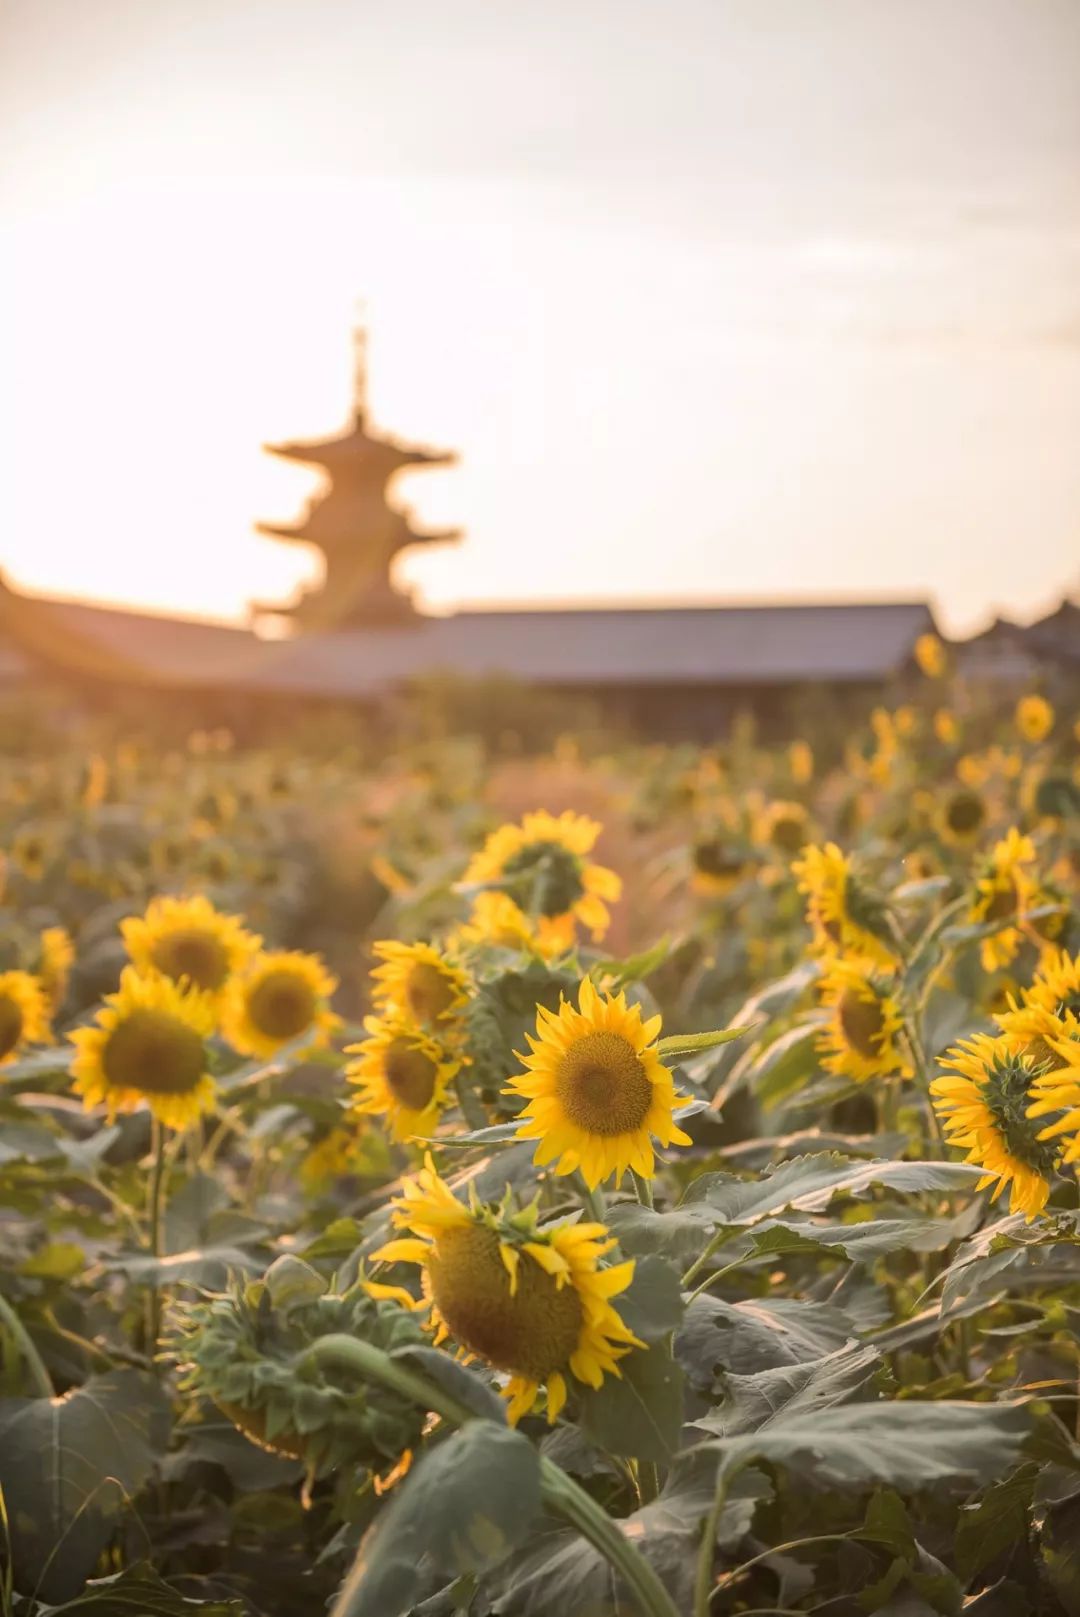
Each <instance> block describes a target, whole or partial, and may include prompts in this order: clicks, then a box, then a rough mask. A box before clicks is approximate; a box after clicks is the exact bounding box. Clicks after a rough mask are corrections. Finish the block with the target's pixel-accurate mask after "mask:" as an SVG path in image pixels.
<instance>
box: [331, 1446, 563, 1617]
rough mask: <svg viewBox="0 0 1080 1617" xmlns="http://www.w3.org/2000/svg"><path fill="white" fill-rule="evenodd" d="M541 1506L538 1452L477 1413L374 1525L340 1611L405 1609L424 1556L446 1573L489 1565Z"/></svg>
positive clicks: (375, 1613)
mask: <svg viewBox="0 0 1080 1617" xmlns="http://www.w3.org/2000/svg"><path fill="white" fill-rule="evenodd" d="M539 1512H540V1460H539V1457H538V1455H537V1453H536V1451H535V1449H534V1448H533V1446H532V1444H531V1443H530V1442H529V1440H528V1439H527V1438H526V1437H523V1436H522V1434H521V1433H520V1432H517V1431H514V1430H513V1428H511V1427H509V1426H496V1425H494V1424H493V1423H492V1422H490V1421H484V1420H478V1421H474V1422H471V1423H470V1424H469V1425H468V1426H464V1427H462V1429H461V1430H460V1431H458V1432H455V1433H454V1434H453V1436H452V1437H449V1438H447V1440H446V1442H445V1443H441V1444H440V1445H439V1446H438V1447H437V1448H435V1449H431V1450H429V1452H428V1453H427V1454H425V1455H424V1457H423V1458H422V1459H421V1460H420V1462H419V1463H418V1464H417V1465H416V1466H415V1467H414V1468H413V1470H412V1472H411V1473H410V1474H409V1476H408V1477H407V1478H406V1480H405V1482H404V1483H402V1485H401V1487H400V1488H399V1489H398V1491H397V1492H396V1493H395V1495H394V1497H393V1499H392V1501H391V1503H390V1506H389V1509H388V1510H387V1511H386V1512H385V1514H384V1515H382V1516H381V1517H380V1518H379V1520H378V1522H377V1523H376V1525H375V1526H374V1527H373V1528H372V1529H371V1530H370V1531H369V1532H368V1533H367V1535H366V1536H365V1538H364V1540H363V1542H362V1544H361V1545H360V1552H359V1554H358V1556H357V1558H356V1561H355V1563H354V1565H353V1568H352V1571H351V1572H350V1573H349V1576H348V1578H347V1579H346V1581H345V1584H344V1585H343V1587H342V1589H341V1592H340V1594H339V1595H338V1598H337V1600H336V1602H335V1604H334V1607H333V1612H332V1617H402V1614H404V1613H406V1612H407V1611H409V1609H410V1608H411V1606H412V1605H413V1604H414V1601H415V1597H416V1594H417V1591H418V1590H419V1589H420V1587H421V1583H422V1567H421V1565H420V1563H421V1561H423V1562H425V1563H427V1565H429V1566H430V1567H431V1569H432V1570H433V1571H435V1572H438V1573H440V1574H442V1575H443V1576H444V1577H459V1576H460V1575H461V1574H462V1573H464V1572H481V1571H485V1570H487V1569H489V1568H491V1567H494V1566H496V1565H498V1563H499V1562H500V1561H501V1560H503V1559H504V1557H505V1556H506V1555H508V1554H509V1552H510V1550H511V1549H513V1547H514V1545H515V1544H518V1543H520V1542H521V1540H522V1539H523V1538H524V1536H525V1534H526V1533H527V1532H528V1531H529V1528H530V1527H531V1526H532V1524H533V1522H534V1521H535V1520H536V1518H537V1516H538V1515H539Z"/></svg>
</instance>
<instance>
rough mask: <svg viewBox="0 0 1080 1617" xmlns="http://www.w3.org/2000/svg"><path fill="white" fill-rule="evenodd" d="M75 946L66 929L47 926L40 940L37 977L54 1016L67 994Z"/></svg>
mask: <svg viewBox="0 0 1080 1617" xmlns="http://www.w3.org/2000/svg"><path fill="white" fill-rule="evenodd" d="M74 960H75V945H74V943H73V942H72V941H71V934H70V932H68V930H67V928H66V927H62V926H47V927H46V928H45V930H44V932H42V934H41V937H40V939H39V948H38V966H37V977H38V980H39V981H40V983H41V986H42V989H43V990H44V993H45V998H46V1000H47V1001H48V1005H49V1010H50V1012H52V1013H53V1014H55V1012H56V1011H57V1010H58V1009H59V1007H60V1005H61V1004H62V1003H63V1000H64V996H65V994H66V993H67V989H68V981H69V979H70V977H71V967H72V965H73V963H74Z"/></svg>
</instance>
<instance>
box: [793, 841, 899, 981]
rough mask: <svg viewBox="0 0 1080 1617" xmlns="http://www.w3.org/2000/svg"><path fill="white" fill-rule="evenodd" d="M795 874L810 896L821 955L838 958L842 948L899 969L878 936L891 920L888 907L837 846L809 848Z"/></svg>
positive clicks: (809, 909)
mask: <svg viewBox="0 0 1080 1617" xmlns="http://www.w3.org/2000/svg"><path fill="white" fill-rule="evenodd" d="M791 869H792V871H793V873H794V875H795V878H796V882H797V884H798V888H799V891H800V893H805V894H806V899H807V904H806V918H807V921H808V922H809V924H810V928H811V930H812V931H813V934H814V947H815V948H816V949H817V951H818V952H819V953H821V954H834V953H835V952H836V950H837V949H838V948H839V949H841V950H842V951H843V953H844V954H845V955H853V956H856V957H857V958H859V959H864V960H869V961H872V962H873V963H874V964H875V965H878V966H884V967H885V968H887V969H888V968H891V967H893V966H894V965H895V963H896V962H895V960H894V958H893V953H892V951H891V950H890V949H889V948H887V947H886V945H885V944H884V943H883V942H882V940H881V938H880V937H879V936H878V931H879V929H880V928H882V927H883V926H884V925H885V922H886V919H887V912H886V909H885V906H884V904H883V903H882V901H881V900H880V899H879V898H878V897H877V895H876V894H875V893H873V892H872V891H871V890H870V889H869V888H867V887H866V886H865V884H864V883H863V882H862V881H861V879H860V878H859V876H858V875H857V874H856V872H855V870H854V868H853V866H852V862H851V860H850V859H848V858H847V856H846V855H845V854H843V853H841V852H840V849H839V848H838V847H837V846H836V843H835V842H827V843H826V844H825V846H824V847H823V848H818V847H815V846H811V847H809V848H806V849H805V850H804V852H803V854H802V856H801V858H799V859H796V860H795V861H794V862H793V863H792V866H791Z"/></svg>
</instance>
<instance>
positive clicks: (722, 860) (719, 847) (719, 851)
mask: <svg viewBox="0 0 1080 1617" xmlns="http://www.w3.org/2000/svg"><path fill="white" fill-rule="evenodd" d="M694 864H695V865H696V866H697V868H698V870H700V871H701V874H702V875H703V876H716V877H718V878H719V879H721V880H723V879H724V878H725V877H729V876H730V877H735V876H737V875H738V874H739V871H740V870H741V869H742V860H741V859H740V857H739V855H738V853H737V852H736V851H734V850H732V849H730V848H728V847H727V846H726V845H725V844H724V843H723V842H721V841H720V839H719V838H715V839H714V840H712V841H711V842H699V843H698V844H697V846H696V847H695V849H694Z"/></svg>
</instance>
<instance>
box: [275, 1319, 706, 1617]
mask: <svg viewBox="0 0 1080 1617" xmlns="http://www.w3.org/2000/svg"><path fill="white" fill-rule="evenodd" d="M304 1357H305V1358H306V1359H310V1360H314V1361H315V1362H316V1363H324V1364H337V1365H338V1366H339V1367H340V1368H341V1369H344V1370H351V1371H352V1372H353V1374H355V1375H359V1376H363V1377H364V1378H365V1379H366V1380H368V1381H376V1382H378V1383H380V1385H382V1386H384V1387H389V1388H390V1389H391V1390H392V1391H394V1392H398V1393H400V1394H401V1395H402V1396H403V1397H405V1398H411V1399H412V1400H413V1401H414V1403H416V1404H418V1405H419V1406H420V1408H421V1409H427V1410H430V1411H432V1412H433V1413H434V1414H436V1415H441V1416H442V1418H443V1419H444V1420H446V1421H449V1422H450V1424H451V1425H453V1426H464V1425H465V1424H466V1422H468V1421H473V1420H484V1419H486V1418H487V1417H486V1416H483V1415H478V1414H477V1412H476V1411H475V1410H474V1409H470V1408H469V1407H468V1406H467V1405H466V1404H462V1403H460V1402H459V1401H458V1400H457V1399H456V1398H455V1397H453V1395H452V1394H451V1393H448V1392H446V1391H445V1390H444V1388H442V1387H440V1386H437V1385H436V1384H435V1383H433V1382H430V1381H429V1380H428V1379H427V1377H426V1376H422V1375H418V1374H417V1373H416V1371H414V1370H410V1369H408V1368H407V1367H406V1366H404V1365H402V1364H399V1363H398V1362H397V1361H396V1360H394V1359H392V1358H391V1357H390V1355H389V1354H388V1353H384V1352H383V1351H382V1349H381V1348H376V1347H373V1346H372V1345H371V1343H370V1342H362V1341H360V1340H359V1339H358V1338H356V1337H352V1336H344V1335H332V1336H322V1337H320V1338H319V1340H318V1341H317V1342H313V1343H312V1344H311V1347H310V1348H309V1349H308V1350H307V1353H306V1354H305V1355H304ZM539 1464H540V1490H541V1495H542V1498H543V1501H544V1504H545V1505H547V1507H548V1508H549V1509H550V1510H552V1511H555V1512H557V1514H558V1515H560V1516H562V1517H563V1519H564V1520H565V1521H568V1522H569V1523H570V1525H571V1526H572V1527H576V1528H577V1530H578V1532H579V1533H580V1534H581V1535H582V1537H583V1538H586V1539H587V1540H588V1541H589V1543H590V1544H591V1545H592V1546H593V1548H594V1549H595V1550H597V1551H598V1552H599V1553H600V1554H601V1555H602V1556H603V1557H604V1559H605V1560H606V1561H607V1562H608V1564H609V1565H610V1566H611V1567H612V1568H613V1569H614V1570H615V1571H616V1572H617V1573H618V1574H619V1576H620V1577H621V1578H622V1579H623V1581H624V1582H625V1583H626V1584H627V1585H628V1587H629V1588H630V1589H631V1590H632V1591H633V1593H634V1596H635V1598H636V1600H637V1603H638V1605H639V1607H640V1609H641V1612H642V1613H643V1617H678V1611H677V1609H676V1607H675V1606H674V1605H673V1603H672V1601H671V1598H670V1596H669V1595H668V1593H667V1590H666V1589H665V1588H664V1586H663V1584H662V1583H661V1582H660V1579H659V1578H658V1577H657V1575H656V1573H655V1572H654V1571H653V1569H652V1567H651V1566H650V1565H649V1563H648V1561H646V1560H645V1559H644V1557H643V1556H642V1555H640V1554H639V1553H638V1551H637V1550H636V1549H635V1548H634V1547H633V1545H632V1544H631V1543H630V1542H629V1540H628V1539H626V1538H625V1537H624V1536H623V1533H622V1531H621V1529H620V1527H619V1525H618V1523H617V1522H615V1521H613V1520H612V1519H611V1517H610V1516H609V1515H608V1514H607V1512H606V1511H605V1510H604V1509H603V1507H602V1506H601V1505H598V1504H597V1502H596V1500H595V1499H593V1498H592V1496H591V1495H590V1494H587V1493H586V1492H585V1490H584V1488H582V1487H580V1486H579V1485H578V1484H577V1483H576V1482H575V1481H574V1480H573V1478H572V1477H570V1476H568V1475H567V1474H566V1472H565V1471H563V1470H562V1469H561V1467H559V1466H557V1465H556V1464H555V1463H554V1462H553V1461H552V1460H549V1459H547V1457H546V1456H544V1455H540V1456H539ZM356 1583H357V1578H356V1569H355V1568H354V1570H353V1572H351V1573H350V1574H349V1576H348V1577H347V1578H346V1580H345V1585H344V1589H348V1590H351V1591H355V1588H356ZM344 1609H345V1608H344V1607H343V1606H342V1603H341V1597H339V1599H338V1602H337V1604H336V1605H335V1607H334V1608H333V1610H332V1611H331V1614H330V1617H339V1614H340V1613H341V1612H342V1611H343V1610H344Z"/></svg>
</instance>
